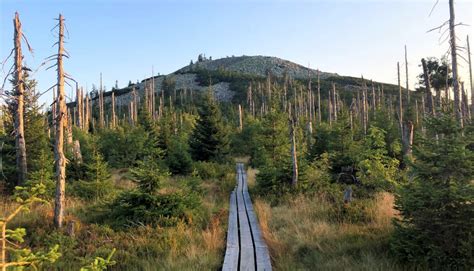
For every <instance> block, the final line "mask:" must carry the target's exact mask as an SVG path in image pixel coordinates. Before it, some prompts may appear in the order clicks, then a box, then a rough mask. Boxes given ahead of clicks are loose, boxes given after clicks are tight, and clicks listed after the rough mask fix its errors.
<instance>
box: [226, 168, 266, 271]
mask: <svg viewBox="0 0 474 271" xmlns="http://www.w3.org/2000/svg"><path fill="white" fill-rule="evenodd" d="M222 270H225V271H228V270H272V266H271V262H270V254H269V253H268V247H267V245H266V244H265V241H264V240H263V238H262V234H261V232H260V227H259V224H258V221H257V217H256V216H255V212H254V210H253V206H252V201H251V200H250V195H249V192H248V189H247V174H246V172H245V168H244V165H243V164H242V163H238V164H237V186H236V188H235V189H234V191H232V193H231V195H230V205H229V227H228V230H227V248H226V252H225V258H224V265H223V267H222Z"/></svg>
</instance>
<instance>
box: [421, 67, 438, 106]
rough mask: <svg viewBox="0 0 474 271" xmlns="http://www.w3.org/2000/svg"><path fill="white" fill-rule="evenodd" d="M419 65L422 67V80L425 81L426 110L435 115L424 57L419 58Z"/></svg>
mask: <svg viewBox="0 0 474 271" xmlns="http://www.w3.org/2000/svg"><path fill="white" fill-rule="evenodd" d="M421 65H422V67H423V80H424V81H425V88H426V98H427V99H428V112H429V113H431V114H433V115H435V108H434V101H433V95H432V94H431V81H430V75H429V73H428V67H427V66H426V61H425V59H424V58H422V59H421Z"/></svg>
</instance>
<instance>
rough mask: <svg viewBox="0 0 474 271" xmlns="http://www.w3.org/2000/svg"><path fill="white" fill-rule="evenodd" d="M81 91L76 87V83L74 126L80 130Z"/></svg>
mask: <svg viewBox="0 0 474 271" xmlns="http://www.w3.org/2000/svg"><path fill="white" fill-rule="evenodd" d="M81 96H82V94H81V89H80V88H79V87H78V85H77V83H76V114H77V116H76V125H77V127H79V129H82V128H83V126H82V123H83V120H82V98H81Z"/></svg>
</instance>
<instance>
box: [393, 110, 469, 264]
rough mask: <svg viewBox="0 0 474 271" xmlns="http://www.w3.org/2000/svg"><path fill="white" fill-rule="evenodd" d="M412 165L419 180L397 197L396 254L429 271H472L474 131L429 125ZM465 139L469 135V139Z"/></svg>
mask: <svg viewBox="0 0 474 271" xmlns="http://www.w3.org/2000/svg"><path fill="white" fill-rule="evenodd" d="M426 124H427V132H426V135H424V136H423V137H421V138H418V140H417V141H415V142H417V145H416V146H415V148H414V152H413V153H414V162H413V164H412V165H411V167H412V169H413V170H412V171H413V172H412V174H413V176H414V180H412V181H411V182H409V183H407V184H406V185H404V186H402V187H401V189H399V191H397V195H396V201H395V204H396V209H398V210H399V211H400V215H401V218H399V219H395V221H394V224H395V231H394V234H393V238H392V242H391V245H392V251H393V252H394V254H395V255H396V256H397V257H398V258H399V259H400V260H401V261H404V262H412V263H416V264H419V265H422V266H425V267H427V268H429V269H439V270H472V269H473V268H474V258H473V255H472V251H473V250H472V248H473V247H474V208H472V203H473V202H474V185H473V182H472V176H474V151H473V148H472V146H473V145H472V144H473V142H474V140H473V130H472V126H471V127H469V124H467V128H466V129H464V130H463V129H461V128H460V127H459V124H458V122H457V120H456V119H455V117H454V116H452V115H451V114H443V113H440V115H438V116H437V117H434V118H429V119H427V120H426ZM463 133H464V134H463Z"/></svg>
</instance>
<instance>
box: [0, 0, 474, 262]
mask: <svg viewBox="0 0 474 271" xmlns="http://www.w3.org/2000/svg"><path fill="white" fill-rule="evenodd" d="M438 8H447V7H444V6H443V7H438ZM449 8H450V15H451V16H450V19H449V20H448V21H447V23H446V24H444V25H441V26H440V27H442V28H443V29H446V30H447V31H448V33H449V46H450V55H449V57H447V58H446V57H444V58H437V57H433V56H426V57H425V58H423V59H420V60H416V61H417V62H418V65H417V69H418V70H417V74H418V76H417V77H416V78H409V76H408V74H409V73H408V65H407V63H408V60H407V57H408V53H407V47H406V46H405V48H404V53H405V59H404V62H401V63H393V65H390V67H384V68H390V69H393V72H394V74H396V75H397V80H398V84H397V85H391V84H384V83H380V82H374V81H372V80H367V79H364V78H363V77H361V78H353V77H344V76H329V77H324V78H323V77H320V76H319V70H318V71H317V75H316V76H312V75H310V76H308V77H307V78H304V79H301V78H298V79H296V78H292V77H291V76H290V75H288V74H287V73H285V74H284V75H283V76H276V75H274V74H272V72H270V71H268V72H267V74H266V76H260V75H256V74H254V75H252V74H244V73H239V72H234V71H227V70H225V69H217V70H208V69H205V68H199V65H198V63H199V62H202V61H213V60H212V59H210V60H207V59H204V60H203V59H201V60H200V61H199V60H198V61H196V64H193V63H191V64H190V65H189V67H190V69H189V71H187V73H191V74H193V76H195V77H196V81H197V83H198V84H199V85H200V86H201V90H193V89H186V88H184V89H182V88H178V87H177V84H176V82H174V81H173V77H172V76H166V77H164V79H163V82H162V83H160V87H158V86H157V85H156V78H158V77H155V76H154V75H155V74H154V73H153V74H152V77H149V78H146V79H144V80H143V81H142V82H137V83H132V82H130V83H129V84H128V86H127V87H124V88H118V87H114V88H111V89H110V90H106V88H105V87H104V86H103V83H102V75H101V79H100V82H99V83H98V84H97V87H95V86H94V87H93V90H92V91H90V92H88V91H87V90H84V88H83V87H81V83H80V82H77V81H76V80H75V79H74V78H73V76H71V75H69V74H68V73H67V71H65V68H64V63H63V62H66V61H67V62H71V63H73V62H74V56H70V55H69V53H68V51H67V45H68V44H67V43H66V42H65V40H66V38H67V36H68V35H69V33H68V34H66V31H67V28H66V26H65V18H64V17H63V15H59V16H58V17H57V18H56V20H55V21H54V24H57V25H51V27H54V30H53V31H55V33H57V40H51V44H53V46H54V48H55V50H56V51H55V52H54V53H53V54H52V55H51V56H50V57H48V58H47V59H45V60H44V65H43V66H42V67H41V69H46V70H48V71H49V72H51V73H52V74H54V75H55V76H56V77H57V81H56V82H51V85H52V87H51V88H50V89H48V90H46V91H45V90H40V89H38V87H37V84H38V82H37V80H36V79H35V78H34V69H33V68H32V67H28V66H27V65H26V63H25V61H24V58H25V55H28V54H29V52H31V51H32V50H33V48H32V45H33V44H31V45H30V43H29V42H28V37H27V35H25V34H24V33H23V28H28V25H24V26H23V25H22V24H21V21H20V14H18V13H16V14H14V16H13V27H14V37H13V45H12V47H11V52H9V56H8V58H7V59H6V60H5V61H4V62H3V65H7V64H8V65H10V62H11V68H10V67H7V69H8V68H10V70H9V72H8V74H7V75H6V77H5V78H1V79H2V81H3V85H2V89H1V90H2V93H1V98H2V104H1V115H0V125H1V129H0V139H1V140H0V144H1V148H0V149H1V157H0V159H1V161H0V165H1V177H0V195H1V205H0V226H1V233H2V236H1V238H0V241H1V242H0V249H1V253H0V267H1V268H2V271H7V270H81V271H86V270H231V269H226V268H223V263H224V258H225V257H226V255H227V254H228V253H227V252H226V249H227V250H228V249H229V242H230V240H229V236H230V233H229V232H230V231H231V228H233V226H232V225H231V224H232V223H234V222H233V220H232V219H231V217H232V213H233V211H231V209H230V208H231V206H232V196H231V195H233V193H234V192H233V191H235V190H234V189H236V186H240V185H241V184H240V183H239V184H237V183H236V179H237V182H240V181H239V180H240V179H241V178H246V181H247V182H248V194H249V195H250V197H251V199H250V198H249V201H250V203H248V202H247V203H246V204H247V208H249V207H248V205H249V204H250V206H252V205H253V211H254V212H255V216H256V219H257V221H256V223H257V225H258V226H257V227H258V229H259V232H261V235H262V240H263V242H264V243H265V245H264V247H265V248H268V254H269V257H270V260H271V267H270V268H269V269H275V270H472V269H473V268H474V257H473V247H474V208H473V206H472V204H473V201H474V186H473V185H474V122H473V119H474V88H473V85H472V71H471V52H470V47H469V37H467V39H465V38H462V39H459V38H461V37H458V36H456V32H455V27H456V26H458V25H457V24H456V22H455V13H454V8H455V5H454V1H453V0H450V1H449ZM66 15H67V14H66ZM2 27H6V26H2ZM47 30H48V29H46V32H47ZM71 35H74V33H71ZM460 43H461V45H460ZM464 43H466V45H465V47H464ZM461 46H462V48H461ZM24 49H26V50H24ZM402 49H403V48H402ZM9 50H10V49H9ZM200 57H201V55H200ZM463 59H466V61H467V64H466V65H464V64H463V65H464V66H468V69H469V78H461V77H460V73H459V64H458V62H459V61H461V60H462V61H463ZM413 61H415V60H413ZM403 64H405V65H403ZM193 67H194V68H193ZM409 80H416V81H417V83H418V85H419V88H416V89H412V88H410V87H409ZM464 80H465V81H466V82H464ZM219 82H228V83H229V86H230V89H231V90H233V91H234V92H235V95H234V96H233V98H232V99H230V100H222V99H220V98H218V97H217V96H216V93H215V91H214V88H213V85H214V84H217V83H219ZM67 85H69V86H71V87H72V88H73V89H74V90H75V93H74V95H75V97H67V94H66V90H65V89H66V86H67ZM347 85H350V86H351V87H345V86H347ZM468 86H469V87H468ZM45 92H52V95H53V99H52V100H51V101H48V103H47V104H41V102H40V97H41V96H42V95H44V93H45ZM469 97H470V99H469ZM67 99H69V101H70V102H67V101H66V100H67ZM236 164H237V170H236ZM239 165H242V166H239ZM240 167H242V168H240ZM243 174H244V175H245V177H241V176H243ZM246 186H247V183H245V188H244V189H246ZM245 195H246V194H245ZM245 195H244V196H245ZM229 197H230V199H231V201H230V203H229ZM239 214H240V210H239ZM239 219H241V218H240V217H239ZM248 219H249V220H251V217H250V216H249V218H248ZM249 223H252V222H249ZM237 231H238V232H239V236H240V235H241V234H243V233H242V225H241V224H239V227H238V229H237ZM252 234H253V235H252V239H253V240H254V243H256V241H255V240H256V236H255V232H253V233H252ZM238 243H239V244H241V247H240V249H241V252H240V254H238V255H240V256H239V259H241V258H242V257H244V256H243V255H244V254H243V253H244V252H245V250H244V247H242V244H243V237H239V242H238ZM253 253H257V252H256V250H255V252H253ZM252 255H255V257H257V256H256V255H257V254H252ZM251 257H253V256H251ZM241 261H242V260H241ZM243 266H244V264H243V263H241V264H239V267H240V269H241V270H244V268H243ZM267 269H268V268H263V267H260V268H259V265H258V263H257V265H256V266H255V267H253V270H267ZM232 270H234V269H232ZM248 270H250V269H248Z"/></svg>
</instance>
